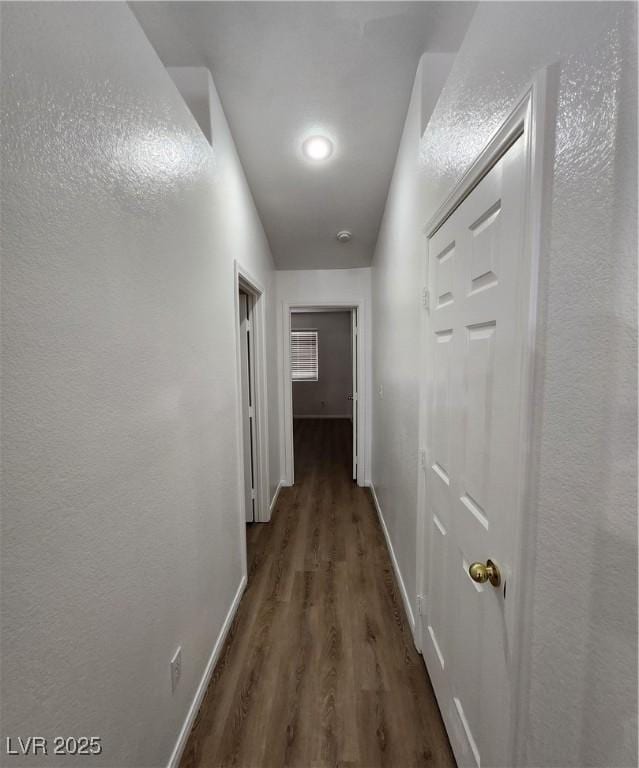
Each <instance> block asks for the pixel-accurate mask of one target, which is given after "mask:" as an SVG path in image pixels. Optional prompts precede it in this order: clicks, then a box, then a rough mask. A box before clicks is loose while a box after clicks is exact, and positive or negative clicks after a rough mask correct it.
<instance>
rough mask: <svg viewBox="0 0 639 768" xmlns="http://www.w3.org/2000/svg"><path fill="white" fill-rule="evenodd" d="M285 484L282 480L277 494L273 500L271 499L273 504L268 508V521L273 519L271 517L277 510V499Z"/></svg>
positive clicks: (276, 490)
mask: <svg viewBox="0 0 639 768" xmlns="http://www.w3.org/2000/svg"><path fill="white" fill-rule="evenodd" d="M283 485H284V483H283V482H282V481H281V480H280V482H279V483H278V484H277V488H276V489H275V493H274V494H273V498H272V499H271V503H270V504H269V507H268V519H269V520H270V519H271V516H272V514H273V510H274V509H275V505H276V504H277V497H278V496H279V495H280V491H281V490H282V487H283Z"/></svg>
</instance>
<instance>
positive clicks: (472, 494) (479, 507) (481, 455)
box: [460, 321, 497, 530]
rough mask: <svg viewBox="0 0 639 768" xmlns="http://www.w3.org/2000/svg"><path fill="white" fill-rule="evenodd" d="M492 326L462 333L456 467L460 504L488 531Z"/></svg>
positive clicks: (493, 329)
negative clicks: (463, 357)
mask: <svg viewBox="0 0 639 768" xmlns="http://www.w3.org/2000/svg"><path fill="white" fill-rule="evenodd" d="M496 330H497V328H496V325H495V323H494V322H492V321H491V322H487V323H482V324H481V325H476V326H471V327H470V328H467V329H466V345H467V346H466V369H465V373H464V403H465V407H464V417H463V423H462V451H463V464H462V466H461V467H460V486H461V487H460V492H461V496H460V498H461V501H462V504H463V505H464V507H465V508H466V509H467V510H468V511H469V513H470V514H471V515H473V518H474V520H475V521H476V522H478V523H479V524H480V525H482V526H483V527H484V528H485V529H486V530H488V526H489V520H490V509H489V500H488V498H487V485H488V478H489V477H490V470H491V468H490V466H489V461H490V451H487V450H486V445H487V444H490V442H491V439H492V409H493V402H492V400H493V386H492V381H493V365H494V341H495V335H496Z"/></svg>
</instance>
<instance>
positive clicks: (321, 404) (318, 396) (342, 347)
mask: <svg viewBox="0 0 639 768" xmlns="http://www.w3.org/2000/svg"><path fill="white" fill-rule="evenodd" d="M296 328H297V329H307V330H311V329H312V330H316V331H317V347H318V359H317V362H318V377H317V379H318V380H317V381H294V382H293V384H292V386H293V416H294V417H295V416H319V417H322V418H330V417H337V418H342V419H348V418H351V417H352V415H353V404H352V402H351V401H350V400H349V399H348V395H349V394H352V393H353V365H352V358H351V346H352V343H351V342H352V339H351V313H350V312H295V313H293V314H292V315H291V329H292V330H294V329H296Z"/></svg>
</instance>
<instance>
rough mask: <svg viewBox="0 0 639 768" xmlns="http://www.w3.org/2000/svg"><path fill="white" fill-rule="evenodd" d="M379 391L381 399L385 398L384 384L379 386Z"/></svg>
mask: <svg viewBox="0 0 639 768" xmlns="http://www.w3.org/2000/svg"><path fill="white" fill-rule="evenodd" d="M377 391H378V392H379V399H380V400H383V399H384V385H383V384H380V385H379V387H377Z"/></svg>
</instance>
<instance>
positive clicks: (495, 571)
mask: <svg viewBox="0 0 639 768" xmlns="http://www.w3.org/2000/svg"><path fill="white" fill-rule="evenodd" d="M468 573H469V574H470V578H471V579H472V580H473V581H476V582H477V583H478V584H485V583H486V582H487V581H489V582H490V583H491V584H492V585H493V587H498V586H499V585H500V584H501V573H500V572H499V568H498V567H497V565H495V563H493V561H492V560H486V565H484V564H483V563H472V565H471V566H470V567H469V568H468Z"/></svg>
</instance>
